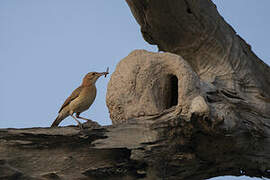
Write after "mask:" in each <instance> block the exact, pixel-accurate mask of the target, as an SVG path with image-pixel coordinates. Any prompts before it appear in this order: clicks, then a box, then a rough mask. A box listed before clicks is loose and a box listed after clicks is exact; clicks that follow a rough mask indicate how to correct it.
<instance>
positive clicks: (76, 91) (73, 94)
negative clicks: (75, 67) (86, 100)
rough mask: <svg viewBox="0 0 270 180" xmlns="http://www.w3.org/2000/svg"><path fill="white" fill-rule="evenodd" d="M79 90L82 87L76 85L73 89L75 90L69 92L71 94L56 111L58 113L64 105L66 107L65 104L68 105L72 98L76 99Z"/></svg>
mask: <svg viewBox="0 0 270 180" xmlns="http://www.w3.org/2000/svg"><path fill="white" fill-rule="evenodd" d="M81 91H82V87H81V86H80V87H78V88H77V89H75V90H74V91H73V92H72V93H71V95H70V96H69V97H68V98H67V99H66V100H65V102H64V104H63V105H62V107H61V108H60V110H59V111H58V113H60V112H61V110H62V109H63V108H64V107H66V106H67V105H69V103H70V102H71V101H73V100H74V99H76V98H77V97H78V96H79V95H80V93H81Z"/></svg>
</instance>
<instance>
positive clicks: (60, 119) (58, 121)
mask: <svg viewBox="0 0 270 180" xmlns="http://www.w3.org/2000/svg"><path fill="white" fill-rule="evenodd" d="M63 119H65V118H63V117H61V116H60V114H59V115H58V116H57V118H56V119H55V120H54V121H53V123H52V125H51V127H57V126H58V125H59V124H60V122H61V121H63Z"/></svg>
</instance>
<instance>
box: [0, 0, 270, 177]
mask: <svg viewBox="0 0 270 180" xmlns="http://www.w3.org/2000/svg"><path fill="white" fill-rule="evenodd" d="M126 1H127V2H128V4H129V6H130V8H131V10H132V12H133V14H134V16H135V18H136V20H137V21H138V23H139V24H140V25H141V31H142V34H143V36H144V38H145V40H146V41H147V42H149V43H150V44H156V45H158V47H159V49H160V50H161V51H165V52H166V53H150V52H147V51H143V50H139V51H134V52H132V53H131V54H130V55H129V56H127V57H126V58H125V59H123V60H122V61H121V62H120V63H119V64H118V65H117V68H116V70H115V72H114V73H113V74H112V76H111V79H110V83H109V85H108V92H107V99H106V101H107V106H108V108H109V111H110V115H111V119H112V121H113V125H112V126H107V127H101V128H97V129H91V128H86V129H84V130H81V131H80V130H79V129H78V128H77V127H63V128H54V129H49V128H31V129H1V130H0V179H81V180H82V179H85V180H86V179H91V180H92V179H94V180H95V179H112V180H113V179H127V180H132V179H147V180H158V179H176V180H181V179H183V180H184V179H189V180H193V179H194V180H197V179H206V178H210V177H215V176H221V175H241V174H246V175H249V176H257V177H260V176H265V177H270V78H269V77H270V68H269V67H268V66H267V65H266V64H264V63H263V62H262V61H261V60H260V59H259V58H258V57H256V55H255V54H254V53H252V51H251V48H250V46H249V45H247V44H246V43H245V42H244V40H242V39H241V38H240V37H239V36H238V35H236V33H235V32H234V30H233V29H232V28H231V27H230V26H229V25H228V24H227V23H226V22H225V21H224V20H223V19H222V17H221V16H220V15H219V14H218V12H217V10H216V7H215V5H214V4H213V3H212V2H211V1H210V0H196V1H186V0H170V1H165V0H126Z"/></svg>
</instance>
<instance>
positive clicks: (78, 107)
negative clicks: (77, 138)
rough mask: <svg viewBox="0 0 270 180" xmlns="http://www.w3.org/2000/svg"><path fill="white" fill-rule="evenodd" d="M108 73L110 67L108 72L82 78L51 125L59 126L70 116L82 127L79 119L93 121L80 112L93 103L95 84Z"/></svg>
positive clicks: (95, 90)
mask: <svg viewBox="0 0 270 180" xmlns="http://www.w3.org/2000/svg"><path fill="white" fill-rule="evenodd" d="M107 74H109V68H107V70H106V72H89V73H87V74H86V75H85V76H84V78H83V80H82V84H81V85H80V86H79V87H78V88H76V89H75V90H74V91H73V92H72V93H71V95H70V96H69V97H68V98H67V99H66V100H65V102H64V104H63V105H62V106H61V108H60V110H59V111H58V116H57V117H56V119H55V120H54V121H53V123H52V125H51V127H57V126H58V125H59V124H60V123H61V122H62V121H63V120H64V119H65V118H66V117H68V116H71V117H72V118H73V119H74V120H75V121H76V122H77V123H78V126H79V127H80V129H83V125H82V124H81V122H80V121H79V120H78V119H82V120H85V121H90V122H92V120H90V119H87V118H84V117H81V116H80V114H81V113H82V112H84V111H86V110H87V109H89V108H90V106H91V105H92V104H93V102H94V100H95V98H96V94H97V89H96V85H95V84H96V81H97V80H98V78H99V77H101V76H103V75H104V76H105V77H106V76H107ZM74 113H75V114H76V117H75V116H74ZM77 118H78V119H77Z"/></svg>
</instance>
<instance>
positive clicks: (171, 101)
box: [166, 74, 178, 109]
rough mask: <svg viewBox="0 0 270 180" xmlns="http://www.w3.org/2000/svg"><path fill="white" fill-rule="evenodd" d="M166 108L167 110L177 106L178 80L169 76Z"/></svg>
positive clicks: (171, 75) (173, 76)
mask: <svg viewBox="0 0 270 180" xmlns="http://www.w3.org/2000/svg"><path fill="white" fill-rule="evenodd" d="M166 104H167V107H166V109H169V108H171V107H173V106H176V105H177V104H178V78H177V77H176V76H175V75H173V74H170V75H169V76H168V89H167V103H166Z"/></svg>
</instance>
